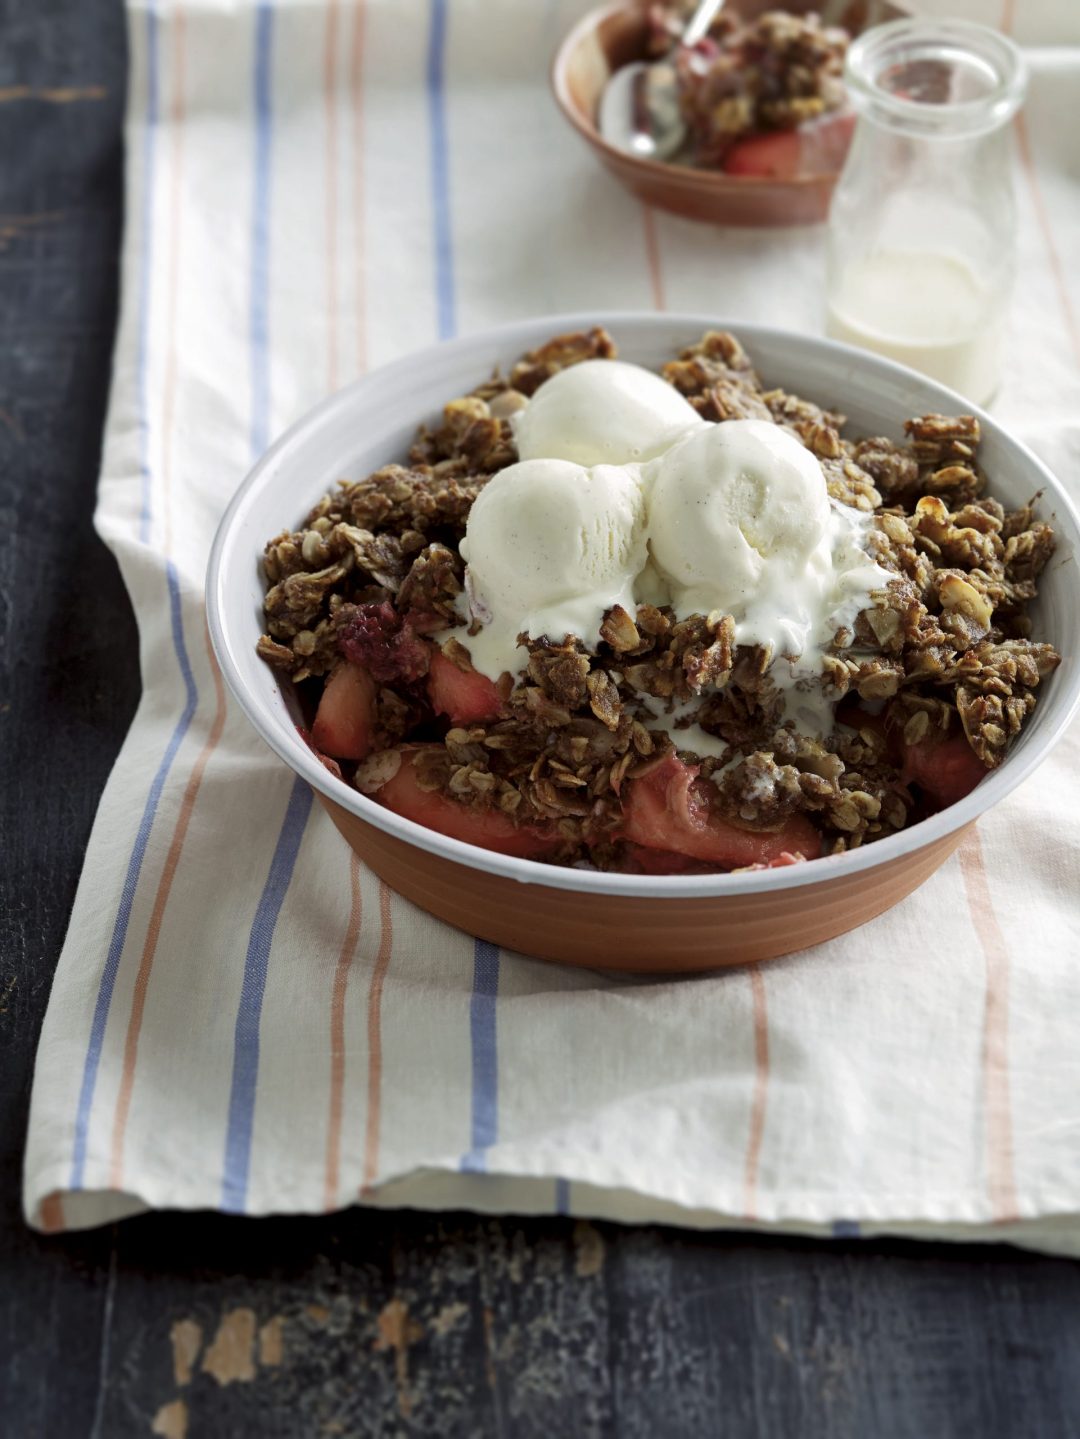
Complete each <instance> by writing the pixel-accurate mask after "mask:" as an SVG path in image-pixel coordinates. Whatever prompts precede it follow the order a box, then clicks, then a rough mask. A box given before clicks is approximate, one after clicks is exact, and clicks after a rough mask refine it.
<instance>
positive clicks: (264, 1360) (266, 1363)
mask: <svg viewBox="0 0 1080 1439" xmlns="http://www.w3.org/2000/svg"><path fill="white" fill-rule="evenodd" d="M284 1356H285V1320H284V1319H283V1318H282V1316H281V1315H280V1314H275V1315H274V1317H273V1319H268V1320H267V1321H266V1323H265V1324H264V1325H263V1326H262V1328H261V1329H260V1330H259V1363H260V1364H261V1365H262V1366H263V1367H264V1368H269V1369H273V1368H274V1367H276V1366H277V1365H278V1364H280V1363H281V1361H282V1359H283V1358H284Z"/></svg>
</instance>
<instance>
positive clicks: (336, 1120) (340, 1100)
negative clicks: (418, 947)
mask: <svg viewBox="0 0 1080 1439" xmlns="http://www.w3.org/2000/svg"><path fill="white" fill-rule="evenodd" d="M349 893H350V895H351V901H350V905H349V924H348V928H347V929H346V930H345V938H344V939H343V940H342V942H341V953H340V954H339V955H338V962H337V969H336V970H335V971H334V993H333V997H332V999H331V1001H330V1122H329V1125H328V1128H327V1137H326V1194H325V1200H324V1204H325V1207H326V1209H328V1210H329V1209H333V1208H334V1206H335V1204H336V1203H337V1192H338V1173H339V1170H340V1166H341V1112H342V1107H343V1104H344V1096H345V991H346V989H347V988H348V984H349V968H350V966H351V965H352V962H353V956H354V955H355V953H356V941H357V940H358V939H359V938H360V921H361V919H362V917H363V912H364V907H363V899H362V897H361V894H360V861H359V859H358V858H357V856H356V855H355V854H350V855H349Z"/></svg>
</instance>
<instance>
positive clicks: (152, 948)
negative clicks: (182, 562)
mask: <svg viewBox="0 0 1080 1439" xmlns="http://www.w3.org/2000/svg"><path fill="white" fill-rule="evenodd" d="M204 639H205V642H206V653H207V656H208V658H209V661H210V672H211V674H212V675H213V677H214V722H213V724H212V725H211V726H210V733H209V734H208V735H207V737H206V743H205V744H204V745H203V747H202V749H201V751H200V752H199V757H198V759H197V760H196V761H195V764H194V766H193V767H192V771H191V775H190V777H189V778H188V782H187V785H186V787H185V789H184V797H183V799H182V800H181V801H180V813H179V814H178V815H177V819H176V828H175V829H174V830H173V837H172V842H171V844H170V845H169V852H168V854H167V855H166V856H165V864H164V867H163V868H162V871H161V878H160V879H159V880H158V887H157V894H156V895H155V896H154V907H153V909H152V910H151V912H150V923H149V924H148V925H147V928H146V939H145V940H144V941H143V951H142V957H141V959H140V960H139V972H138V974H137V975H136V976H135V989H134V992H133V994H132V997H131V1014H130V1015H129V1016H128V1027H127V1036H126V1038H125V1040H124V1065H123V1069H122V1071H121V1075H120V1092H119V1094H118V1095H117V1099H116V1114H115V1117H114V1119H113V1140H112V1167H111V1171H110V1177H109V1182H110V1184H112V1185H113V1187H114V1188H116V1189H121V1188H122V1187H123V1175H124V1136H125V1134H126V1132H127V1122H128V1114H129V1113H130V1110H131V1095H132V1090H133V1089H134V1087H135V1062H136V1060H137V1058H138V1053H139V1034H140V1031H141V1030H142V1022H143V1012H144V1010H145V1009H146V994H147V990H148V989H149V987H150V974H151V971H152V970H153V967H154V956H155V954H156V953H157V947H158V940H159V939H160V938H161V926H162V922H163V920H164V918H165V909H166V907H167V905H168V903H169V895H170V894H171V893H172V887H173V880H174V879H175V878H176V871H177V870H178V869H179V867H180V857H181V855H182V854H183V851H184V841H185V840H186V839H187V832H188V827H189V825H190V824H191V816H192V812H193V811H194V809H195V801H196V800H197V799H198V797H199V790H200V788H201V786H202V782H203V775H204V774H205V773H206V766H207V764H208V763H209V760H210V756H211V755H212V754H213V753H214V750H215V749H217V746H218V742H219V741H220V739H221V734H222V731H223V730H224V728H225V714H226V708H227V707H226V703H225V687H224V685H223V684H222V682H221V671H220V670H219V669H218V664H217V660H216V659H215V658H214V651H213V648H212V646H211V644H210V634H209V631H207V630H205V628H204Z"/></svg>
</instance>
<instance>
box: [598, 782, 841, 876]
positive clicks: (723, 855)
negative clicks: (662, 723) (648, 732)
mask: <svg viewBox="0 0 1080 1439" xmlns="http://www.w3.org/2000/svg"><path fill="white" fill-rule="evenodd" d="M621 833H622V836H623V838H624V839H628V840H631V841H632V842H633V843H634V844H639V845H644V846H645V847H646V848H647V849H658V850H667V851H668V852H669V853H673V854H681V855H686V856H688V857H689V858H691V859H697V860H703V861H705V862H706V863H708V864H714V865H717V866H719V867H721V868H723V869H742V868H743V867H744V866H746V865H752V864H763V865H770V864H772V863H773V862H774V861H776V860H781V859H783V858H784V856H796V855H799V854H801V855H803V857H804V858H806V859H816V858H817V856H818V855H819V854H820V853H821V835H820V834H819V833H818V831H817V830H816V829H815V828H814V826H813V824H811V822H810V820H809V819H807V818H806V816H805V815H792V816H791V817H790V818H789V819H788V820H786V821H785V823H784V824H783V826H782V827H781V828H780V829H776V830H760V829H749V828H743V827H742V826H741V825H735V824H732V823H731V821H730V820H727V819H724V818H723V817H722V816H721V815H719V814H717V813H716V811H715V809H714V808H713V806H712V802H711V797H710V795H709V787H708V781H706V780H702V779H699V778H698V770H697V766H696V765H688V764H684V763H683V762H682V760H679V759H676V758H675V757H674V756H673V755H669V756H668V757H667V758H666V759H663V760H661V761H660V763H659V764H657V765H655V766H654V767H653V768H652V769H651V770H649V772H648V773H647V774H644V775H641V776H639V777H638V778H637V779H634V780H630V781H629V782H628V783H627V785H626V788H625V790H624V793H623V822H622V829H621ZM787 862H790V861H787Z"/></svg>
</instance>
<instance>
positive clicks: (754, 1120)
mask: <svg viewBox="0 0 1080 1439" xmlns="http://www.w3.org/2000/svg"><path fill="white" fill-rule="evenodd" d="M750 987H751V992H752V994H753V999H754V1094H753V1099H752V1100H751V1103H750V1136H749V1138H748V1140H747V1143H746V1172H745V1178H744V1181H743V1215H744V1217H745V1218H746V1219H756V1218H757V1182H758V1162H759V1160H760V1158H761V1141H762V1138H763V1136H764V1133H765V1107H766V1103H767V1100H768V1092H769V1011H768V1008H767V1005H766V1002H765V981H764V979H763V978H762V976H761V970H760V968H759V967H758V965H756V964H753V965H751V966H750Z"/></svg>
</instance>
